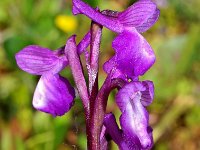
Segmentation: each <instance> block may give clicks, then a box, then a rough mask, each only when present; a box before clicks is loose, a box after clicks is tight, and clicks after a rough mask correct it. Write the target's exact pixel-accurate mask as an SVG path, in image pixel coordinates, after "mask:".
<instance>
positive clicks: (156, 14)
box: [135, 9, 160, 33]
mask: <svg viewBox="0 0 200 150" xmlns="http://www.w3.org/2000/svg"><path fill="white" fill-rule="evenodd" d="M159 16H160V10H159V9H156V11H155V12H154V14H153V15H152V16H151V17H149V18H148V19H147V20H146V22H144V23H143V24H141V25H139V26H136V27H135V28H136V30H137V31H138V32H140V33H143V32H145V31H147V30H148V29H149V28H151V27H152V26H153V25H154V24H155V23H156V21H157V20H158V18H159Z"/></svg>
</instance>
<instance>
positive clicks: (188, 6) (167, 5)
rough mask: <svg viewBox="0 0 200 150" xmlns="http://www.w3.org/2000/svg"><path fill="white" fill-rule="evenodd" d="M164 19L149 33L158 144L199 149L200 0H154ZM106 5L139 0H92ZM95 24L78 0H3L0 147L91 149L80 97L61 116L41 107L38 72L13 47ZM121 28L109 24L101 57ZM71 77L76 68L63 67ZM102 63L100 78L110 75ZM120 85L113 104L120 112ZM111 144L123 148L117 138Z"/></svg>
mask: <svg viewBox="0 0 200 150" xmlns="http://www.w3.org/2000/svg"><path fill="white" fill-rule="evenodd" d="M155 1H156V3H157V4H158V7H159V9H160V10H161V16H160V19H159V21H158V22H157V23H156V25H155V26H154V27H152V28H151V29H150V30H149V31H147V32H146V33H145V34H143V35H144V37H145V38H146V39H147V41H148V42H149V43H150V44H151V45H152V47H153V49H154V51H155V53H156V57H157V61H156V63H155V65H154V66H153V67H152V68H151V69H150V70H149V72H148V73H147V74H146V75H145V76H144V77H142V79H143V80H147V79H148V80H153V81H154V84H155V100H154V102H153V104H152V105H151V106H150V107H148V110H149V112H150V124H151V126H153V129H154V132H153V134H154V140H155V145H154V147H153V149H154V150H197V149H200V107H199V105H200V101H199V98H200V94H199V93H200V92H199V91H200V38H199V36H200V13H199V10H200V1H199V0H184V1H182V0H155ZM87 2H88V3H90V4H91V5H92V6H97V5H98V6H99V7H100V9H101V10H102V9H106V8H107V9H108V8H109V9H111V8H112V9H115V10H118V11H122V10H124V9H125V8H127V7H128V6H129V5H131V4H132V3H133V2H134V1H132V0H96V1H94V0H87ZM89 28H90V20H89V19H88V18H86V17H85V16H83V15H80V16H76V17H75V16H73V15H72V13H71V0H0V149H1V150H57V149H58V150H64V149H67V150H68V149H69V150H70V149H80V150H84V149H86V137H85V126H84V113H83V109H82V105H81V102H80V100H79V99H76V102H75V105H74V107H73V108H72V109H71V111H70V112H69V113H67V114H66V115H64V116H62V117H57V118H53V117H52V116H50V115H48V114H45V113H41V112H39V111H35V110H34V109H33V108H32V104H31V103H32V95H33V92H34V89H35V86H36V84H37V81H38V79H39V77H38V76H33V75H30V74H28V73H26V72H23V71H22V70H20V69H19V68H18V67H17V66H16V62H15V58H14V55H15V53H16V52H18V51H19V50H20V49H22V48H23V47H25V46H27V45H29V44H37V45H40V46H43V47H48V48H51V49H57V48H59V47H60V46H62V45H64V44H65V42H66V39H67V38H68V37H69V36H70V35H71V34H74V33H75V34H77V35H78V36H77V40H78V41H80V39H81V38H82V37H83V36H84V34H85V33H86V32H87V31H88V30H89ZM114 37H115V34H114V33H112V32H111V31H109V30H107V29H104V30H103V38H102V46H101V55H100V64H101V65H102V64H103V62H105V61H106V60H107V59H108V58H109V57H111V56H112V55H113V53H114V52H113V49H112V47H111V42H112V40H113V38H114ZM62 74H63V75H64V76H65V77H67V78H68V79H70V81H72V77H71V75H70V69H69V68H67V69H66V70H65V71H63V73H62ZM105 76H106V75H105V73H104V72H103V71H102V69H100V75H99V77H100V83H102V82H103V80H104V79H105ZM115 92H116V91H114V92H113V93H112V94H111V95H110V97H109V103H108V112H109V111H113V112H114V113H115V115H116V116H117V117H119V115H120V112H119V111H118V108H117V106H116V104H115V103H114V94H115ZM110 148H111V149H112V150H116V149H117V147H116V145H115V144H113V143H111V145H110Z"/></svg>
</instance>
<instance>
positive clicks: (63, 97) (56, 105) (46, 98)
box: [33, 73, 75, 116]
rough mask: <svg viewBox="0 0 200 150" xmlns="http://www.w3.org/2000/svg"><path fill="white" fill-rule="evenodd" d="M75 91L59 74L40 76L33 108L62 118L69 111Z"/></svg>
mask: <svg viewBox="0 0 200 150" xmlns="http://www.w3.org/2000/svg"><path fill="white" fill-rule="evenodd" d="M74 98H75V91H74V88H73V87H72V86H71V85H70V83H69V81H68V80H67V79H66V78H63V77H61V76H60V75H59V74H52V73H47V74H45V75H42V76H41V78H40V80H39V82H38V84H37V87H36V89H35V93H34V96H33V107H34V108H35V109H37V110H40V111H43V112H46V113H50V114H52V115H53V116H62V115H64V114H65V113H66V112H68V111H69V110H70V108H71V107H72V105H73V103H74Z"/></svg>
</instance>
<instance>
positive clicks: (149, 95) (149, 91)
mask: <svg viewBox="0 0 200 150" xmlns="http://www.w3.org/2000/svg"><path fill="white" fill-rule="evenodd" d="M142 85H143V86H144V87H145V88H146V90H145V91H141V93H142V96H141V103H142V105H143V106H149V105H150V104H151V103H152V101H153V98H154V85H153V82H152V81H143V82H142Z"/></svg>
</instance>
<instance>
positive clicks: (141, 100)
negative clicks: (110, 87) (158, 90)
mask: <svg viewBox="0 0 200 150" xmlns="http://www.w3.org/2000/svg"><path fill="white" fill-rule="evenodd" d="M153 96H154V86H153V83H152V82H151V81H143V82H140V81H134V82H130V83H128V84H126V85H125V86H124V87H123V88H122V89H120V90H119V92H118V93H117V95H116V103H117V105H118V106H119V108H120V110H121V112H122V115H121V117H120V124H121V127H122V130H123V136H124V137H125V138H126V139H129V140H130V139H132V140H131V141H133V142H134V143H138V144H141V147H142V148H143V149H149V148H151V147H152V144H153V139H152V130H151V128H150V127H149V125H148V121H149V115H148V112H147V111H146V109H145V106H148V105H150V104H151V103H152V101H153Z"/></svg>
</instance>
